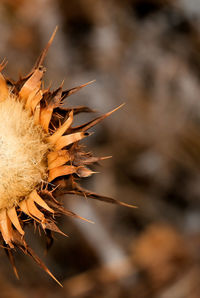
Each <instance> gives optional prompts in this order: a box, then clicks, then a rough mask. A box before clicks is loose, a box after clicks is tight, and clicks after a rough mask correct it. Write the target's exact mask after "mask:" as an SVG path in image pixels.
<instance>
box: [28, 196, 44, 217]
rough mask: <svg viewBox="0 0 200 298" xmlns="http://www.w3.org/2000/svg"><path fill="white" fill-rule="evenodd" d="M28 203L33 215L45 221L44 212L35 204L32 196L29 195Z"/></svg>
mask: <svg viewBox="0 0 200 298" xmlns="http://www.w3.org/2000/svg"><path fill="white" fill-rule="evenodd" d="M26 204H27V208H28V211H29V213H30V214H31V215H33V216H34V217H36V218H37V219H39V220H40V221H41V222H44V221H45V217H44V214H43V213H42V212H41V211H40V210H39V209H38V208H37V207H36V206H35V203H34V201H33V198H32V197H31V196H29V198H28V199H27V200H26Z"/></svg>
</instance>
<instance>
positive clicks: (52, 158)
mask: <svg viewBox="0 0 200 298" xmlns="http://www.w3.org/2000/svg"><path fill="white" fill-rule="evenodd" d="M61 156H65V157H66V158H67V157H68V160H69V159H70V154H69V152H68V151H67V150H59V151H52V152H50V153H49V154H48V156H47V158H48V165H49V166H50V165H51V163H52V162H54V161H55V160H56V159H57V158H58V157H61Z"/></svg>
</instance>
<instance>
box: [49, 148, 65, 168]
mask: <svg viewBox="0 0 200 298" xmlns="http://www.w3.org/2000/svg"><path fill="white" fill-rule="evenodd" d="M69 160H70V155H69V153H68V152H67V153H66V154H65V155H61V156H58V157H57V158H56V159H55V160H54V161H53V162H51V163H50V164H48V170H51V169H54V168H57V167H59V166H63V165H64V164H65V163H66V162H68V161H69Z"/></svg>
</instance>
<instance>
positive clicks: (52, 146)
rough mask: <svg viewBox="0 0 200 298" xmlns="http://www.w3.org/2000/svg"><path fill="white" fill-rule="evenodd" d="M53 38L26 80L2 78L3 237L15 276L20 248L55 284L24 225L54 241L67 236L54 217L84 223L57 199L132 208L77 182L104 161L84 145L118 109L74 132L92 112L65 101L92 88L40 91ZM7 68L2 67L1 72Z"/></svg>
mask: <svg viewBox="0 0 200 298" xmlns="http://www.w3.org/2000/svg"><path fill="white" fill-rule="evenodd" d="M54 35H55V32H54V33H53V35H52V37H51V39H50V41H49V42H48V44H47V46H46V48H45V49H44V51H43V52H42V54H41V56H40V57H39V59H38V61H37V63H36V65H35V67H34V68H33V69H32V71H31V72H30V73H29V74H28V75H27V76H26V77H24V78H20V79H19V80H18V81H17V82H14V81H12V80H8V79H5V78H4V77H3V75H2V74H0V180H1V184H0V231H1V235H2V241H3V245H4V247H5V248H6V251H7V254H8V256H9V259H10V261H11V264H12V265H13V269H14V272H15V274H16V276H18V275H17V270H16V268H15V265H14V259H13V256H12V250H11V249H12V248H15V247H18V248H20V249H21V250H23V251H24V253H26V254H28V255H30V256H31V257H32V258H33V259H34V260H35V261H36V262H37V263H38V264H39V265H40V266H41V267H42V268H43V269H44V270H45V271H46V272H47V273H48V274H49V275H50V276H51V277H52V278H54V279H55V277H54V276H53V275H52V273H51V272H50V271H49V270H48V268H47V267H46V266H45V265H44V264H43V262H42V261H41V260H40V259H39V258H38V257H37V255H36V254H35V253H34V252H33V250H32V249H31V248H30V247H29V246H28V245H27V243H26V241H25V237H24V234H25V232H24V226H25V224H27V223H35V224H36V225H40V226H41V227H42V228H43V230H44V231H45V233H46V236H47V238H48V239H50V240H52V237H51V232H52V231H54V232H59V233H61V234H64V233H62V232H61V231H60V230H59V228H58V227H57V226H56V224H55V222H54V218H55V215H57V214H65V215H67V216H72V217H76V218H81V217H79V216H78V215H76V214H74V213H73V212H71V211H69V210H66V209H64V207H63V206H61V204H60V203H59V202H58V201H57V200H56V199H55V196H57V195H61V194H67V193H68V194H77V195H84V196H88V197H90V198H93V199H99V200H103V201H106V202H110V203H116V204H119V205H124V206H129V205H127V204H125V203H122V202H119V201H116V200H114V199H111V198H108V197H104V196H99V195H97V194H95V193H92V192H90V191H87V190H85V189H83V188H81V187H80V186H79V185H78V184H77V182H76V177H88V176H90V175H92V174H93V173H94V172H93V171H91V170H90V169H89V168H88V165H90V164H92V163H95V162H97V161H99V160H101V159H104V158H98V157H93V156H92V154H91V153H88V152H85V151H84V150H83V147H82V146H81V145H80V144H79V141H81V140H82V139H84V138H85V137H87V136H89V135H90V134H89V133H88V132H87V130H88V129H90V128H91V127H93V126H94V125H96V124H97V123H99V122H100V121H102V120H103V119H104V118H106V117H107V116H109V115H110V114H111V113H112V112H114V111H115V110H117V109H118V108H117V109H115V110H113V111H111V112H109V113H107V114H105V115H102V116H100V117H97V118H95V119H94V120H92V121H90V122H88V123H86V124H83V125H80V126H77V127H72V124H73V118H74V115H75V114H78V113H81V112H92V110H90V109H89V108H87V107H76V108H71V109H69V108H66V109H65V108H64V107H63V101H64V99H65V98H66V97H68V96H70V95H71V94H73V93H75V92H77V91H79V90H80V89H81V88H83V87H84V86H86V85H88V84H89V83H90V82H89V83H87V84H84V85H81V86H78V87H74V88H72V89H69V90H62V86H60V87H59V88H58V89H56V90H55V91H50V90H49V89H47V90H43V89H42V88H41V80H42V77H43V74H44V69H43V67H42V63H43V60H44V57H45V55H46V53H47V50H48V48H49V46H50V44H51V42H52V40H53V37H54ZM4 66H5V64H3V63H2V64H1V65H0V70H2V69H3V68H4ZM131 207H133V206H131ZM27 219H28V221H27ZM81 219H83V218H81ZM51 242H52V241H49V242H48V243H51ZM55 280H56V279H55ZM56 281H57V280H56ZM57 282H58V281H57ZM58 283H59V282H58ZM59 284H60V283H59Z"/></svg>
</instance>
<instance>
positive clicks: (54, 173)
mask: <svg viewBox="0 0 200 298" xmlns="http://www.w3.org/2000/svg"><path fill="white" fill-rule="evenodd" d="M76 170H77V168H76V167H74V166H61V167H57V168H54V169H52V170H50V171H49V178H48V181H49V182H51V181H52V180H54V179H55V178H57V177H59V176H64V175H70V174H73V173H76Z"/></svg>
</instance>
